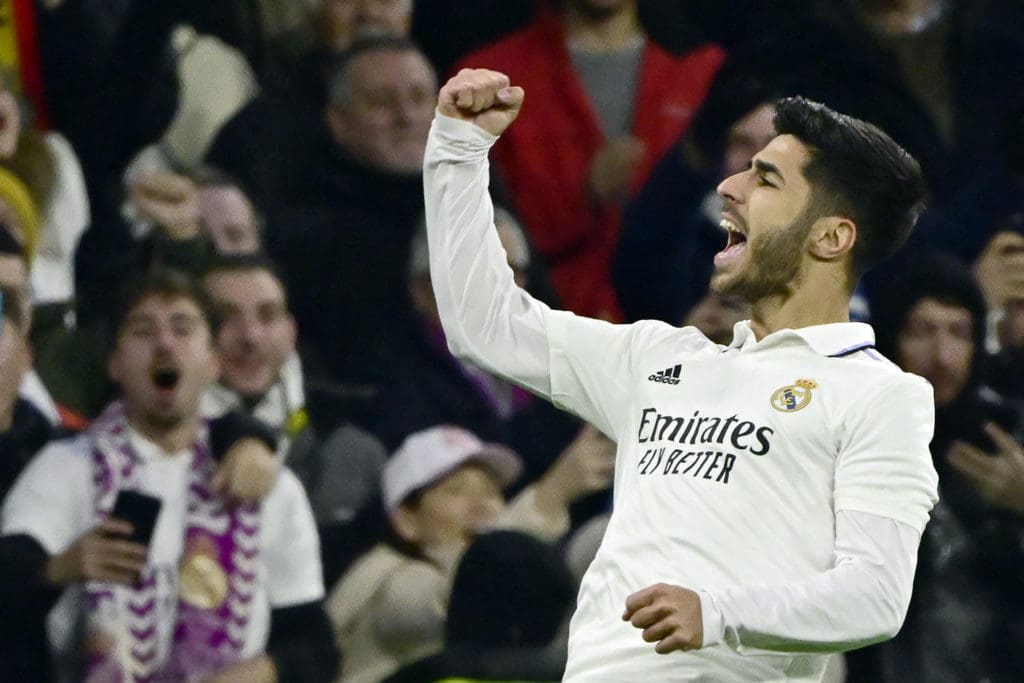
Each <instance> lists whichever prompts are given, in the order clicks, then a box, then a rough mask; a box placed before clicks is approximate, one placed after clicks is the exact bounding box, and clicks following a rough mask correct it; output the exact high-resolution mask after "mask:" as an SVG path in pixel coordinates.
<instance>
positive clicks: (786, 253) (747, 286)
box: [711, 213, 814, 304]
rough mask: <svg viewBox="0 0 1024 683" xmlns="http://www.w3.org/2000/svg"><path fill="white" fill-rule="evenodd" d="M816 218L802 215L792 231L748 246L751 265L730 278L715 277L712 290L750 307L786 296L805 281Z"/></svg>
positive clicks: (769, 235) (771, 232)
mask: <svg viewBox="0 0 1024 683" xmlns="http://www.w3.org/2000/svg"><path fill="white" fill-rule="evenodd" d="M813 223H814V218H812V217H810V216H808V215H807V214H806V213H805V214H802V215H801V216H800V217H799V218H797V220H796V221H794V222H793V223H792V224H791V225H790V226H789V227H788V228H785V229H783V230H768V231H766V232H765V233H763V234H762V235H761V236H760V237H758V239H756V240H752V241H751V242H750V243H749V244H748V245H747V263H746V266H745V267H744V268H743V269H742V270H741V271H740V272H738V273H735V274H733V275H732V276H730V275H729V274H726V273H715V275H714V276H713V277H712V278H711V289H712V291H714V292H715V293H716V294H718V295H719V296H724V297H734V298H737V299H739V300H741V301H744V302H746V303H748V304H755V303H757V302H758V301H761V300H764V299H767V298H770V297H775V296H785V295H786V294H788V293H789V292H791V291H792V290H794V289H796V288H798V287H799V286H800V283H801V282H802V280H803V273H802V271H801V257H802V255H803V250H804V243H805V241H806V239H807V234H808V232H809V231H810V229H811V225H812V224H813Z"/></svg>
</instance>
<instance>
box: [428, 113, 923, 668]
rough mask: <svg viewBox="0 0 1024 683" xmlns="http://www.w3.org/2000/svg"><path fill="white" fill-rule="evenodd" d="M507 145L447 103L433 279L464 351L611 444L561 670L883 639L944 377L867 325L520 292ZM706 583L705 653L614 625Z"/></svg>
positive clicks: (903, 568) (746, 655)
mask: <svg viewBox="0 0 1024 683" xmlns="http://www.w3.org/2000/svg"><path fill="white" fill-rule="evenodd" d="M495 140H496V138H495V137H494V136H492V135H490V134H488V133H487V132H486V131H484V130H482V129H480V128H478V127H476V126H474V125H472V124H469V123H466V122H462V121H458V120H455V119H451V118H448V117H445V116H443V115H440V114H439V115H437V117H436V118H435V121H434V126H433V129H432V131H431V135H430V140H429V143H428V148H427V156H426V161H425V166H426V168H425V183H426V189H425V193H426V202H427V226H428V233H429V244H430V256H431V272H432V278H433V283H434V292H435V295H436V297H437V302H438V308H439V310H440V312H441V316H442V320H443V321H444V325H445V331H446V334H447V338H448V342H449V345H450V346H451V348H452V350H453V352H455V353H456V354H458V355H460V356H463V357H469V358H472V359H474V360H475V361H476V362H478V363H480V364H482V365H483V366H484V367H485V368H488V369H490V370H491V371H494V372H497V373H500V374H502V375H504V376H506V377H508V378H510V379H512V380H514V381H516V382H519V383H520V384H523V385H524V386H526V387H528V388H530V389H531V390H533V391H535V392H537V393H539V394H541V395H543V396H546V397H549V398H550V399H551V400H553V401H554V402H555V403H556V404H557V405H559V406H561V407H564V408H565V409H567V410H570V411H571V412H573V413H576V414H577V415H579V416H581V417H582V418H584V419H585V420H587V421H589V422H591V423H593V424H594V425H596V426H597V427H599V428H600V429H601V430H602V431H603V432H604V433H605V434H607V435H608V436H609V437H610V438H612V439H614V440H615V441H616V442H617V444H618V451H617V457H616V472H615V493H614V507H613V512H612V515H611V521H610V523H609V526H608V530H607V533H606V535H605V538H604V541H603V543H602V545H601V548H600V549H599V550H598V553H597V556H596V558H595V559H594V561H593V563H592V564H591V566H590V567H589V569H588V570H587V572H586V574H585V576H584V579H583V582H582V586H581V589H580V594H579V600H578V607H577V611H576V614H575V615H574V617H573V621H572V625H571V631H570V638H569V664H568V667H567V670H566V674H565V679H564V680H566V681H572V682H582V681H586V682H587V683H601V682H609V683H610V682H613V681H614V682H616V683H620V682H621V681H640V680H643V681H687V680H729V681H775V680H800V681H816V680H819V679H820V678H821V675H822V672H823V671H824V669H825V666H826V664H827V662H828V654H829V653H833V652H839V651H843V650H847V649H851V648H853V647H857V646H861V645H866V644H869V643H871V642H875V641H878V640H882V639H884V638H886V637H890V636H891V635H893V634H894V633H895V631H896V630H897V629H898V628H899V625H900V624H901V622H902V619H903V617H904V615H905V612H906V607H907V604H908V602H909V598H910V592H911V587H912V583H913V573H914V566H915V560H916V554H917V547H918V544H919V541H920V534H921V532H922V531H923V529H924V527H925V524H926V522H927V520H928V514H929V511H930V510H931V508H932V506H933V505H934V503H935V501H936V499H937V494H936V489H937V476H936V474H935V470H934V468H933V466H932V462H931V456H930V454H929V450H928V442H929V441H930V439H931V435H932V429H933V426H934V408H933V398H932V392H931V388H930V387H929V385H928V384H927V383H926V382H925V381H924V380H922V379H921V378H919V377H916V376H913V375H909V374H906V373H903V372H901V371H900V370H899V369H898V368H897V367H896V366H895V365H893V364H892V363H890V362H889V361H887V360H885V359H884V358H882V357H881V356H880V355H878V354H877V353H876V352H874V351H873V350H872V349H871V348H870V346H871V344H872V343H873V341H874V335H873V332H872V330H871V328H870V327H868V326H867V325H863V324H858V323H843V324H832V325H821V326H816V327H809V328H804V329H800V330H781V331H778V332H776V333H774V334H771V335H768V336H767V337H765V338H764V339H762V340H760V341H758V340H757V339H756V338H755V337H754V334H753V332H752V331H751V328H750V326H749V324H748V323H739V324H738V325H737V326H736V328H735V338H734V340H733V342H732V344H731V345H729V346H728V347H724V346H720V345H717V344H714V343H712V342H711V341H709V340H708V339H707V338H706V337H704V336H703V335H702V334H701V333H700V332H699V331H697V330H696V329H694V328H682V329H680V328H676V327H672V326H669V325H667V324H664V323H660V322H654V321H645V322H640V323H636V324H633V325H612V324H610V323H606V322H601V321H596V320H590V319H586V318H580V317H577V316H575V315H573V314H571V313H567V312H563V311H552V310H550V309H549V308H548V307H547V306H545V305H543V304H542V303H540V302H537V301H535V300H533V299H532V298H531V297H530V296H529V295H528V294H526V293H525V292H523V291H521V290H519V289H518V288H516V287H515V285H514V282H513V279H512V273H511V272H510V271H509V270H508V268H507V266H506V263H505V257H504V254H503V252H502V250H501V246H500V243H499V241H498V239H497V236H496V235H495V232H494V230H493V228H492V227H491V224H492V207H491V202H490V199H489V197H488V194H487V181H488V163H487V153H488V150H489V149H490V147H491V145H493V143H494V141H495ZM659 582H664V583H669V584H676V585H680V586H685V587H688V588H691V589H693V590H696V591H698V592H699V594H700V598H701V607H702V611H703V626H704V647H702V648H701V649H699V650H695V651H692V652H687V653H683V652H673V653H671V654H668V655H658V654H656V653H655V651H654V645H653V644H650V643H645V642H644V641H643V639H642V638H641V634H640V630H639V629H636V628H634V627H633V626H632V625H631V624H629V623H628V622H624V621H622V619H621V615H622V613H623V611H624V609H625V601H626V597H627V596H629V595H630V594H631V593H633V592H635V591H638V590H640V589H643V588H646V587H648V586H650V585H652V584H655V583H659Z"/></svg>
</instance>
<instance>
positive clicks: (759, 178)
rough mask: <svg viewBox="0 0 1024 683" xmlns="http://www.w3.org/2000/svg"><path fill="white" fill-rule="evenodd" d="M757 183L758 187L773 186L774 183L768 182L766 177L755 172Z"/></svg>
mask: <svg viewBox="0 0 1024 683" xmlns="http://www.w3.org/2000/svg"><path fill="white" fill-rule="evenodd" d="M757 185H758V187H775V185H774V183H771V182H769V181H768V179H767V178H766V177H764V175H762V174H760V173H758V174H757Z"/></svg>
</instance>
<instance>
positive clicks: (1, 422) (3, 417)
mask: <svg viewBox="0 0 1024 683" xmlns="http://www.w3.org/2000/svg"><path fill="white" fill-rule="evenodd" d="M13 426H14V404H13V403H12V404H11V405H10V407H9V408H7V410H5V411H3V412H2V413H0V434H6V433H7V432H9V431H11V427H13Z"/></svg>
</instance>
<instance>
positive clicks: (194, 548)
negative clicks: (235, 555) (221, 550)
mask: <svg viewBox="0 0 1024 683" xmlns="http://www.w3.org/2000/svg"><path fill="white" fill-rule="evenodd" d="M178 597H179V598H181V600H182V601H184V602H186V603H187V604H189V605H192V606H193V607H196V608H198V609H206V610H212V609H217V608H218V607H220V606H221V605H223V604H224V601H225V600H227V597H228V575H227V572H225V571H224V568H223V567H221V566H220V562H218V561H217V548H216V546H215V545H214V543H213V542H212V541H211V540H210V539H209V538H207V537H205V536H201V537H199V538H197V539H194V540H193V541H192V542H191V543H189V546H188V548H187V549H186V550H185V557H184V558H183V559H182V561H181V566H180V567H179V568H178Z"/></svg>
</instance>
